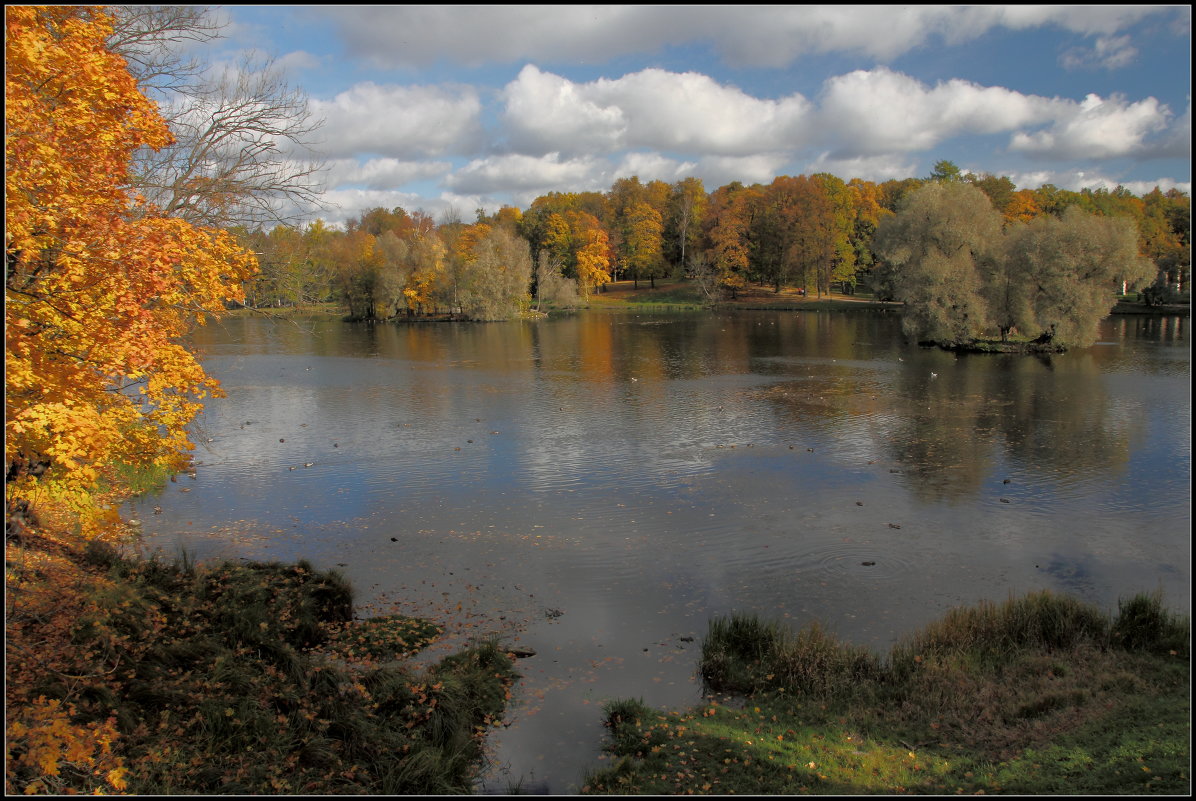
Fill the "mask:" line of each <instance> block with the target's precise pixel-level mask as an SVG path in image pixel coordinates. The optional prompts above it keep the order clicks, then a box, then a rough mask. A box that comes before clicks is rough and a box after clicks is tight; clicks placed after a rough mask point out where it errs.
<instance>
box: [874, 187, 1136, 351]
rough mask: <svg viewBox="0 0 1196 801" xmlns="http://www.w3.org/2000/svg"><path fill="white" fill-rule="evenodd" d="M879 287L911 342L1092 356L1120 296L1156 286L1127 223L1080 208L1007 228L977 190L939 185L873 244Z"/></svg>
mask: <svg viewBox="0 0 1196 801" xmlns="http://www.w3.org/2000/svg"><path fill="white" fill-rule="evenodd" d="M873 249H874V251H875V252H876V253H877V254H879V255H880V256H881V258H882V259H883V260H884V262H885V265H884V267H883V268H882V269H881V271H880V275H879V278H880V283H881V285H882V286H883V287H885V288H886V289H887V291H889V292H890V293H891V294H892V296H893V297H894V298H896V299H897V300H901V301H903V302H905V304H906V312H905V315H904V317H903V325H904V327H905V331H906V333H907V334H908V335H910V336H912V337H915V338H917V339H919V340H924V341H932V342H937V343H940V344H944V345H967V344H970V343H974V342H976V341H977V340H992V339H1000V340H1002V341H1006V340H1008V339H1009V337H1010V335H1014V334H1016V335H1019V336H1020V337H1023V338H1027V339H1033V340H1035V341H1036V342H1037V343H1039V344H1041V345H1046V346H1049V347H1054V348H1069V347H1088V346H1089V345H1091V344H1092V343H1093V342H1095V341H1096V336H1097V324H1098V323H1099V322H1100V320H1101V319H1103V318H1104V317H1105V316H1106V315H1107V314H1108V313H1109V311H1110V310H1111V309H1112V307H1113V306H1114V304H1115V303H1116V293H1117V292H1118V291H1120V290H1122V289H1123V288H1137V287H1138V286H1141V285H1143V284H1145V283H1147V282H1148V281H1150V280H1151V279H1152V278H1154V276H1155V268H1154V266H1153V265H1152V264H1151V263H1150V262H1148V261H1147V260H1146V259H1144V258H1142V257H1141V256H1140V255H1139V252H1138V233H1137V230H1136V227H1135V226H1134V223H1133V222H1132V221H1131V220H1129V219H1126V218H1119V217H1102V216H1097V215H1094V214H1089V213H1087V212H1085V211H1082V210H1081V209H1079V208H1077V207H1074V206H1073V207H1070V208H1068V209H1066V210H1065V211H1064V213H1063V215H1062V216H1061V217H1055V216H1051V215H1046V216H1043V217H1039V218H1036V219H1034V220H1032V221H1031V222H1028V223H1013V224H1009V225H1007V226H1006V227H1004V228H1002V216H1001V214H1000V213H999V212H998V211H997V210H996V209H994V208H993V207H992V204H991V202H990V201H989V199H988V196H987V195H985V194H984V193H983V192H982V191H981V190H980V189H978V188H976V187H974V186H972V185H970V184H965V183H960V182H935V183H930V184H927V185H926V186H923V187H922V188H921V189H919V190H917V191H916V192H913V193H911V194H910V195H908V196H907V197H906V198H905V199H904V200H903V202H902V204H901V205H900V206H899V208H898V211H897V214H896V215H894V216H892V217H889V218H887V219H886V220H884V221H882V223H881V225H880V226H879V228H878V230H877V232H876V237H875V239H874V242H873Z"/></svg>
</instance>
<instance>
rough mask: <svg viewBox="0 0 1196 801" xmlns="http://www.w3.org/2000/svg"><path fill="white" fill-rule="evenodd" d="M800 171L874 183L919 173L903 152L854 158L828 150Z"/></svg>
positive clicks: (915, 165) (914, 164)
mask: <svg viewBox="0 0 1196 801" xmlns="http://www.w3.org/2000/svg"><path fill="white" fill-rule="evenodd" d="M802 172H803V173H805V174H810V175H813V174H815V173H820V172H829V173H830V174H831V175H837V176H839V177H841V178H843V179H844V180H846V181H850V180H851V179H852V178H860V179H862V180H865V181H874V182H876V183H882V182H884V181H888V180H891V179H898V180H900V179H902V178H909V177H910V176H912V175H918V174H919V173H918V168H917V164H916V163H915V162H913V161H909V160H908V159H907V158H906V156H905V154H904V153H902V154H898V155H896V156H891V155H883V156H857V157H855V158H847V159H840V158H834V157H832V156H831V154H830V153H829V152H824V153H821V154H820V155H819V156H818V158H816V159H815V160H814V161H812V162H810V163H809V164H808V165H807V166H806V168H805V169H804V170H802ZM927 172H928V171H927ZM965 172H966V170H965Z"/></svg>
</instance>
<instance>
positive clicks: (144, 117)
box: [5, 6, 256, 511]
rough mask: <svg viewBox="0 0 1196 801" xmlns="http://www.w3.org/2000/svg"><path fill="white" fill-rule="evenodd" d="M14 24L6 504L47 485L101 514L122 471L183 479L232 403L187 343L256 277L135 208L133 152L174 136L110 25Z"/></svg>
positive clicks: (83, 13) (8, 48)
mask: <svg viewBox="0 0 1196 801" xmlns="http://www.w3.org/2000/svg"><path fill="white" fill-rule="evenodd" d="M5 24H6V34H7V38H6V41H5V64H6V67H7V75H6V78H5V123H6V126H7V137H6V140H5V172H6V175H5V200H6V209H5V224H6V225H5V228H6V231H5V248H6V255H7V262H8V269H7V273H6V282H5V323H6V325H5V361H6V372H7V376H6V379H7V394H6V403H5V418H6V423H5V459H6V462H7V465H8V467H9V474H10V478H12V479H13V480H12V481H10V482H9V483H8V485H7V487H8V495H9V498H8V499H9V500H12V498H13V497H16V496H23V497H29V496H30V494H31V491H32V489H33V487H34V486H43V487H46V488H49V489H53V490H54V491H56V492H57V493H59V494H60V495H61V497H64V498H66V499H67V500H71V501H74V506H76V507H77V508H78V509H80V510H81V511H85V510H87V509H88V507H89V506H91V505H92V504H91V502H90V500H89V498H90V495H89V491H90V490H91V489H93V488H94V486H95V483H96V479H97V477H98V471H99V470H101V469H102V468H103V467H104V466H106V465H110V464H114V463H121V462H123V463H128V464H135V465H149V464H159V465H162V466H166V467H170V468H178V467H180V466H181V465H182V464H183V457H184V454H185V453H186V451H188V450H190V448H191V447H192V446H191V444H190V442H189V441H188V438H187V434H186V431H185V426H186V425H187V423H188V422H189V421H190V420H191V419H192V418H193V417H194V415H195V414H196V412H197V411H198V410H199V408H200V406H199V402H200V401H201V400H202V399H203V398H204V397H205V395H208V394H211V393H215V392H217V391H218V387H217V385H216V382H215V381H214V380H212V379H210V378H209V377H208V376H207V375H205V373H204V371H203V370H202V368H201V367H200V366H199V364H198V363H197V362H196V361H195V359H194V358H193V357H192V355H191V354H190V353H189V352H188V351H187V350H186V349H185V348H184V347H183V346H182V345H181V344H180V341H181V337H182V336H183V335H184V334H186V333H187V332H188V331H189V330H190V327H191V326H192V325H194V324H196V323H202V322H203V321H204V319H205V317H206V315H208V314H213V313H219V312H222V311H223V310H224V304H225V302H226V301H227V300H230V299H232V300H235V299H239V298H240V297H241V292H242V282H244V281H245V280H247V279H248V278H249V277H250V276H251V274H252V272H253V271H254V270H255V269H256V262H255V261H254V258H253V256H252V254H250V253H247V252H245V251H243V250H242V249H241V248H240V247H238V245H237V244H236V243H235V241H234V240H233V238H232V236H230V235H229V234H228V233H227V232H224V231H217V230H212V229H205V228H198V227H195V226H193V225H190V224H188V223H186V222H183V221H182V220H178V219H171V218H167V217H164V216H161V215H160V214H159V213H158V212H157V210H155V209H153V208H149V207H146V206H145V204H144V202H143V201H142V200H141V199H140V198H138V197H136V196H135V194H134V193H133V192H132V189H131V186H130V182H129V171H128V167H129V162H130V157H131V155H132V154H133V152H134V151H135V150H136V149H137V148H139V147H142V146H148V147H152V148H160V147H162V146H164V145H166V144H168V143H169V142H170V141H171V135H170V132H169V130H168V128H167V126H166V123H165V122H164V121H163V120H162V118H161V117H160V115H159V114H158V113H157V109H156V107H155V106H154V105H153V104H152V103H151V102H150V101H148V100H147V99H146V98H145V97H144V96H143V95H142V94H141V93H140V92H139V91H138V89H137V85H136V82H135V81H134V79H133V78H132V76H131V75H130V74H129V71H128V68H127V66H126V64H125V62H124V60H123V59H121V58H120V57H119V56H116V55H114V54H112V53H111V52H109V51H108V50H107V49H106V48H105V40H106V38H107V37H108V35H109V34H110V33H111V30H112V28H111V21H110V19H109V18H108V16H107V15H106V14H105V13H104V12H103V11H102V10H100V9H99V8H96V7H71V6H53V7H34V6H25V7H22V6H9V7H7V8H6V9H5ZM36 462H43V463H44V462H48V463H49V468H48V469H47V470H45V471H44V472H40V471H30V470H28V469H22V466H23V465H25V466H27V465H29V464H31V463H36ZM35 473H37V474H36V475H35ZM14 493H15V494H16V495H15V496H14Z"/></svg>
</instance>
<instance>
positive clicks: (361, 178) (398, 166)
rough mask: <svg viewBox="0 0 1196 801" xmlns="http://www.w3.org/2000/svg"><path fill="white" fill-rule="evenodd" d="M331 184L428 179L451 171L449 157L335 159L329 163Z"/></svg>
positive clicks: (386, 184)
mask: <svg viewBox="0 0 1196 801" xmlns="http://www.w3.org/2000/svg"><path fill="white" fill-rule="evenodd" d="M325 166H326V167H327V172H326V178H325V181H326V183H327V185H328V186H329V188H337V187H341V186H364V187H365V188H367V189H398V188H399V187H401V186H403V185H405V184H409V183H412V182H414V181H426V180H429V179H433V178H438V177H441V176H444V175H446V174H448V172H449V171H450V170H451V169H452V166H453V165H452V163H451V162H448V161H403V160H401V159H395V158H379V159H368V160H366V161H364V162H361V161H358V160H357V159H349V158H345V159H334V160H333V161H330V162H328V163H327V164H326V165H325Z"/></svg>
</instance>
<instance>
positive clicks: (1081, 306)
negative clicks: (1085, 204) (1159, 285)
mask: <svg viewBox="0 0 1196 801" xmlns="http://www.w3.org/2000/svg"><path fill="white" fill-rule="evenodd" d="M1007 237H1008V242H1007V243H1006V245H1007V246H1006V250H1005V254H1004V258H1003V259H1002V267H1003V269H1001V270H999V271H997V272H996V273H994V275H993V278H994V279H995V280H994V287H995V288H997V289H1000V290H1001V291H996V292H990V293H989V294H990V305H991V308H992V312H993V315H994V318H995V319H996V320H997V321H998V324H999V327H1000V329H1001V333H1002V336H1003V337H1004V336H1005V335H1006V334H1007V333H1008V332H1009V331H1010V330H1013V329H1016V330H1018V331H1020V332H1022V333H1023V334H1026V335H1029V336H1031V337H1036V338H1037V339H1038V340H1039V341H1041V342H1043V343H1048V342H1049V343H1051V344H1053V345H1055V346H1058V347H1088V346H1089V345H1091V344H1092V343H1094V342H1095V341H1096V339H1097V325H1098V323H1100V321H1101V320H1102V319H1104V318H1105V317H1106V316H1108V314H1109V312H1110V311H1111V310H1112V308H1113V306H1114V305H1115V304H1116V303H1117V295H1116V293H1117V292H1118V291H1119V290H1120V288H1121V287H1122V285H1123V284H1124V285H1127V286H1131V287H1137V286H1140V285H1142V284H1145V283H1147V282H1149V281H1150V280H1151V279H1153V278H1154V276H1155V268H1154V265H1152V264H1151V263H1150V262H1149V261H1147V260H1146V259H1144V258H1142V256H1141V255H1139V252H1138V232H1137V229H1136V226H1135V225H1134V222H1133V220H1130V219H1127V218H1125V217H1103V216H1098V215H1095V214H1089V213H1088V212H1085V211H1083V210H1081V209H1079V208H1077V207H1074V206H1073V207H1071V208H1068V209H1067V210H1066V211H1064V212H1063V216H1062V218H1059V217H1054V216H1050V215H1047V216H1043V217H1039V218H1037V219H1035V220H1032V221H1030V222H1029V223H1024V224H1020V225H1015V226H1013V227H1011V228H1010V229H1009V231H1008V234H1007ZM1005 287H1008V289H1004V288H1005Z"/></svg>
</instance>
